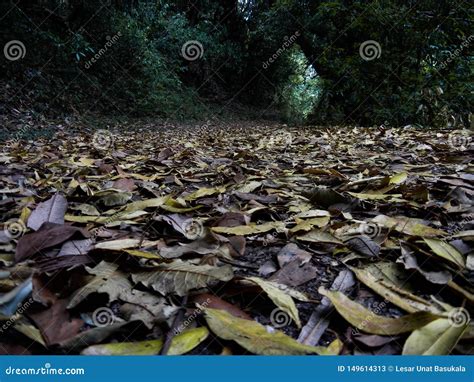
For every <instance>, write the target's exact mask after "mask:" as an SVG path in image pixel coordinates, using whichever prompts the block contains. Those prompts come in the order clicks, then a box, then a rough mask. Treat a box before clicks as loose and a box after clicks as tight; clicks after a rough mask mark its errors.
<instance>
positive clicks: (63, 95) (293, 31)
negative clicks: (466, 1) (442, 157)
mask: <svg viewBox="0 0 474 382" xmlns="http://www.w3.org/2000/svg"><path fill="white" fill-rule="evenodd" d="M0 13H1V15H2V18H1V21H0V36H2V38H1V41H0V42H1V43H2V46H5V44H7V43H8V42H9V41H12V40H19V41H21V42H22V43H23V44H24V46H25V48H26V54H25V56H24V58H22V59H20V60H15V61H11V60H8V59H6V58H5V57H4V55H2V56H1V60H0V69H1V73H2V74H1V80H2V84H3V85H4V86H5V89H6V91H5V92H4V94H7V95H8V96H5V97H4V99H3V102H4V103H6V104H7V105H6V108H7V109H9V108H13V107H16V106H17V105H18V103H19V102H21V101H22V100H25V99H27V100H28V102H27V104H28V105H29V106H30V107H31V108H34V109H35V110H37V111H40V112H44V113H57V112H58V111H59V110H61V111H68V112H71V110H72V111H77V112H81V113H84V112H88V111H91V112H94V111H101V112H102V113H103V112H109V113H113V114H117V113H119V114H124V115H154V116H161V117H165V118H170V119H180V118H200V119H206V118H209V117H211V116H219V115H222V114H224V113H225V112H226V111H227V112H228V111H229V110H247V109H235V107H234V105H242V106H248V107H251V108H252V109H253V110H259V114H258V115H262V116H269V115H273V113H274V111H278V112H279V113H280V116H281V117H284V118H286V119H289V120H292V121H302V120H307V121H309V122H312V123H331V124H364V125H373V124H382V123H383V124H389V125H392V126H400V125H405V124H415V123H416V124H420V125H424V126H432V125H435V126H446V125H448V124H451V125H452V124H453V123H457V124H458V125H468V124H469V121H468V115H469V111H470V110H472V103H473V99H472V90H473V89H472V62H473V61H472V40H473V39H474V38H473V36H472V35H470V20H471V18H472V10H469V8H467V7H466V6H465V5H462V4H461V3H459V4H458V3H457V2H452V1H444V0H442V1H433V0H421V1H415V0H413V1H404V2H399V1H383V2H381V1H347V0H337V1H315V0H262V1H257V0H240V1H239V0H221V1H210V0H195V1H187V0H174V1H163V0H154V1H150V0H114V1H102V2H90V1H85V0H66V1H59V0H43V1H39V2H30V1H25V0H20V1H7V2H4V3H2V4H1V5H0ZM190 41H192V42H197V45H194V48H196V49H198V50H199V51H198V56H197V57H193V58H192V59H191V60H190V59H186V57H185V54H183V52H184V51H183V48H184V47H185V45H186V43H188V42H190ZM368 41H369V42H370V41H371V42H372V44H371V45H370V44H369V46H368V47H366V48H367V50H361V47H364V46H365V44H366V43H367V42H368ZM201 48H202V50H200V49H201ZM3 108H5V105H4V106H3Z"/></svg>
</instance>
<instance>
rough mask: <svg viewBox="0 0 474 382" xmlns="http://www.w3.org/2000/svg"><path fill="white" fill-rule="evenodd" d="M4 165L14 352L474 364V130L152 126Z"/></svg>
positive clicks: (29, 144) (52, 145)
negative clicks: (356, 357) (432, 359)
mask: <svg viewBox="0 0 474 382" xmlns="http://www.w3.org/2000/svg"><path fill="white" fill-rule="evenodd" d="M2 149H3V151H2V153H1V154H0V172H1V177H0V182H1V184H0V192H1V194H2V199H1V200H0V213H1V215H2V216H3V218H2V221H3V230H0V248H1V250H0V291H1V292H2V293H1V294H0V320H1V326H0V331H1V332H2V336H1V338H0V353H8V354H52V353H54V354H77V353H82V354H160V353H161V354H189V353H190V354H311V353H316V354H401V353H403V354H425V353H426V354H449V353H453V354H472V353H473V350H474V348H473V343H474V330H473V326H472V324H471V323H470V315H471V314H472V312H473V309H472V307H473V302H474V295H473V293H474V288H473V286H472V282H473V281H474V273H473V271H474V252H473V244H472V242H473V238H474V228H473V221H474V220H473V210H474V209H473V194H474V166H473V164H472V154H473V142H472V139H471V136H470V135H469V133H468V132H466V131H461V130H459V131H453V130H450V131H433V130H419V129H413V128H404V129H388V128H385V127H380V128H361V127H353V128H322V127H313V128H310V127H304V128H303V127H287V126H285V125H278V124H275V123H265V122H255V123H253V124H248V123H233V124H228V125H214V124H204V125H200V126H187V127H183V126H172V125H166V126H155V125H153V124H151V123H150V124H146V123H142V124H136V125H135V126H133V128H130V129H127V130H122V131H118V130H114V129H110V130H109V129H102V130H91V131H87V132H86V131H84V130H83V129H74V128H71V127H64V128H61V129H58V130H57V131H55V132H54V134H52V135H51V136H50V137H46V138H37V139H34V140H30V141H25V140H23V139H12V140H10V141H8V142H7V143H6V144H5V145H3V148H2Z"/></svg>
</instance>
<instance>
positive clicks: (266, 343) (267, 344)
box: [204, 308, 322, 355]
mask: <svg viewBox="0 0 474 382" xmlns="http://www.w3.org/2000/svg"><path fill="white" fill-rule="evenodd" d="M204 314H205V317H206V321H207V324H208V325H209V327H210V328H211V330H212V331H213V332H214V333H215V334H216V335H217V336H219V337H221V338H222V339H225V340H232V341H235V342H237V343H238V344H239V345H240V346H242V347H243V348H245V349H247V350H248V351H249V352H251V353H254V354H263V355H302V354H314V353H321V352H322V349H321V348H319V347H314V346H308V345H303V344H300V343H299V342H297V341H296V340H294V339H293V338H291V337H289V336H287V335H286V334H284V333H283V332H281V331H279V330H275V329H273V328H271V329H269V328H268V329H267V328H266V327H265V326H263V325H261V324H259V323H258V322H255V321H251V320H244V319H242V318H238V317H235V316H233V315H231V314H230V313H228V312H226V311H225V310H220V309H211V308H206V309H204Z"/></svg>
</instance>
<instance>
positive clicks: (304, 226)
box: [289, 216, 329, 232]
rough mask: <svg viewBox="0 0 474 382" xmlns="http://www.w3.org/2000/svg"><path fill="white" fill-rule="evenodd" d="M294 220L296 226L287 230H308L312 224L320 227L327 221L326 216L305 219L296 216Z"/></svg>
mask: <svg viewBox="0 0 474 382" xmlns="http://www.w3.org/2000/svg"><path fill="white" fill-rule="evenodd" d="M295 220H296V223H297V224H296V226H294V227H293V228H291V229H290V230H289V231H290V232H298V231H310V230H311V229H312V228H313V227H314V226H316V227H318V228H322V227H324V226H326V225H327V224H328V223H329V217H328V216H323V217H318V218H312V219H307V220H304V219H299V218H296V219H295Z"/></svg>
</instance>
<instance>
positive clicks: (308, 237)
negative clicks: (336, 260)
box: [296, 229, 342, 244]
mask: <svg viewBox="0 0 474 382" xmlns="http://www.w3.org/2000/svg"><path fill="white" fill-rule="evenodd" d="M296 238H297V239H298V240H302V241H311V242H313V243H330V244H342V241H340V240H339V239H337V238H336V237H334V236H333V235H331V234H330V233H329V232H324V231H321V230H319V229H313V230H312V231H310V232H308V233H305V234H304V235H302V236H297V237H296Z"/></svg>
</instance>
